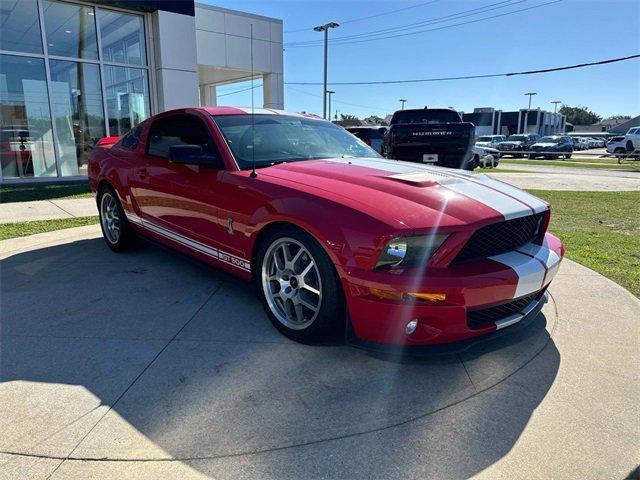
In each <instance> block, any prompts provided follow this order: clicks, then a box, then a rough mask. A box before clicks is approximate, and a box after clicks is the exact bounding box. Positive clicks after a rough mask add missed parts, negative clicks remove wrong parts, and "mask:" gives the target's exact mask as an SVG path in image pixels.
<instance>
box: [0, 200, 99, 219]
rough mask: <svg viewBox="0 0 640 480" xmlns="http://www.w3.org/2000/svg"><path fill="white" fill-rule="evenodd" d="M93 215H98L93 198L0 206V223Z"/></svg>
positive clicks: (4, 204) (37, 201)
mask: <svg viewBox="0 0 640 480" xmlns="http://www.w3.org/2000/svg"><path fill="white" fill-rule="evenodd" d="M94 215H98V209H97V207H96V201H95V199H94V198H93V197H90V198H68V199H56V200H36V201H33V202H12V203H2V204H0V223H18V222H32V221H35V220H53V219H56V218H74V217H91V216H94Z"/></svg>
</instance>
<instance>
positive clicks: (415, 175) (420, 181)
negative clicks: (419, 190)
mask: <svg viewBox="0 0 640 480" xmlns="http://www.w3.org/2000/svg"><path fill="white" fill-rule="evenodd" d="M385 178H388V179H390V180H396V181H398V182H402V183H408V184H409V185H415V186H416V187H430V186H432V185H437V184H440V183H443V181H444V180H450V179H451V177H450V176H449V175H446V174H443V173H436V172H420V171H416V172H410V173H397V174H395V175H387V176H386V177H385Z"/></svg>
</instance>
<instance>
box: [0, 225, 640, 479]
mask: <svg viewBox="0 0 640 480" xmlns="http://www.w3.org/2000/svg"><path fill="white" fill-rule="evenodd" d="M98 236H99V232H98V229H97V227H93V226H91V227H82V228H79V229H72V230H67V231H61V232H52V233H48V234H42V235H39V236H34V237H29V238H27V239H15V240H9V241H5V242H2V243H1V245H0V247H1V251H2V252H3V253H2V284H1V286H0V288H1V305H0V307H1V311H2V325H1V330H0V347H1V349H0V381H1V382H2V383H0V404H1V405H2V408H1V409H0V431H1V432H2V435H0V478H11V479H16V478H46V477H50V478H54V479H60V478H105V479H107V478H109V479H111V478H252V479H254V478H345V477H349V478H462V477H469V476H473V475H477V476H478V478H491V479H495V478H504V479H507V478H508V479H514V478H527V479H533V478H550V477H555V478H576V479H577V478H580V479H585V478H623V477H625V476H626V475H629V474H630V472H631V471H632V470H633V468H634V467H635V466H636V465H637V464H638V460H640V459H639V458H638V452H640V440H639V439H640V435H639V433H640V423H639V422H640V420H639V419H640V411H639V406H638V402H637V398H638V396H639V395H640V378H639V373H638V369H637V365H638V362H639V361H640V350H639V349H638V338H639V334H640V326H639V319H640V302H639V301H638V300H637V299H636V298H635V297H633V296H631V295H630V294H629V293H628V292H626V291H625V290H623V289H622V288H621V287H619V286H617V285H615V284H613V283H612V282H610V281H609V280H607V279H605V278H603V277H602V276H600V275H598V274H596V273H595V272H593V271H591V270H588V269H586V268H584V267H581V266H579V265H577V264H574V263H572V262H570V261H565V263H564V264H563V266H562V268H561V270H560V273H559V275H558V277H557V278H556V280H555V281H554V283H553V284H552V288H551V290H550V293H551V298H550V299H549V302H548V303H547V304H546V305H545V307H544V309H543V312H542V314H541V315H540V316H539V317H538V318H536V320H535V321H534V322H533V323H532V324H531V325H530V326H528V327H527V328H525V329H523V330H521V331H515V332H514V333H513V334H512V335H509V336H508V337H505V338H503V339H498V340H494V341H488V342H481V343H479V344H478V345H477V346H475V347H473V348H472V349H470V350H469V351H467V352H466V353H465V354H462V355H457V356H452V357H442V358H438V359H431V360H408V359H407V360H403V361H400V360H397V359H396V360H393V359H387V358H380V357H377V356H375V355H371V354H368V353H366V352H363V351H360V350H356V349H354V348H351V347H347V346H342V345H334V346H322V347H311V346H304V345H299V344H296V343H293V342H291V341H289V340H287V339H286V338H284V337H282V336H280V335H279V334H278V333H277V332H276V331H275V330H274V329H273V328H272V327H271V325H270V324H269V323H268V321H267V319H266V317H265V315H264V314H263V312H262V310H261V307H260V305H259V304H258V302H257V300H256V299H255V297H254V295H253V292H252V289H251V288H250V286H248V285H246V284H244V283H242V282H239V281H237V280H235V279H233V278H231V277H229V276H227V275H224V274H222V273H220V272H218V271H216V270H214V269H212V268H209V267H207V266H204V265H202V264H199V263H195V262H193V261H191V260H189V259H186V258H185V257H182V256H180V255H177V254H174V253H171V252H168V251H166V250H164V249H161V248H158V247H155V246H151V245H148V246H145V247H144V248H142V249H140V250H137V251H135V252H132V253H130V254H125V255H116V254H113V253H111V252H110V251H109V250H108V249H107V248H106V247H105V246H104V244H103V241H102V239H100V238H98ZM559 439H561V441H559Z"/></svg>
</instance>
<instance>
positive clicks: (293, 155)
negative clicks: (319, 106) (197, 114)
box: [213, 115, 380, 170]
mask: <svg viewBox="0 0 640 480" xmlns="http://www.w3.org/2000/svg"><path fill="white" fill-rule="evenodd" d="M213 119H214V121H215V122H216V123H217V124H218V126H219V127H220V130H222V134H223V135H224V138H225V140H226V141H227V144H228V145H229V148H230V149H231V153H233V156H234V157H235V159H236V162H238V166H239V167H240V168H241V169H242V170H247V169H250V168H251V167H252V165H253V159H254V156H255V164H256V167H257V168H260V167H267V166H270V165H275V164H276V163H282V162H297V161H301V160H313V159H319V158H335V157H376V158H378V157H380V155H378V153H376V152H375V151H374V150H372V149H371V148H369V147H368V146H367V145H366V144H365V143H364V142H362V140H360V139H358V138H356V137H355V136H353V135H351V134H350V133H349V132H347V131H346V130H344V129H343V128H341V127H338V126H336V125H333V124H332V123H329V122H325V121H322V120H313V119H308V118H304V117H294V116H287V115H255V128H254V129H253V132H252V128H251V115H224V116H217V117H213Z"/></svg>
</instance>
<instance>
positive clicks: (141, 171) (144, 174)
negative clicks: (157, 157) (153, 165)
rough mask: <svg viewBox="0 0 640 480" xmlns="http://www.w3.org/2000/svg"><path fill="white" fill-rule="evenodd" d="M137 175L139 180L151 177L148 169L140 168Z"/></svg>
mask: <svg viewBox="0 0 640 480" xmlns="http://www.w3.org/2000/svg"><path fill="white" fill-rule="evenodd" d="M136 175H137V176H138V177H139V178H142V179H144V178H146V177H148V176H149V172H147V169H146V168H138V169H137V170H136Z"/></svg>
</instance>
